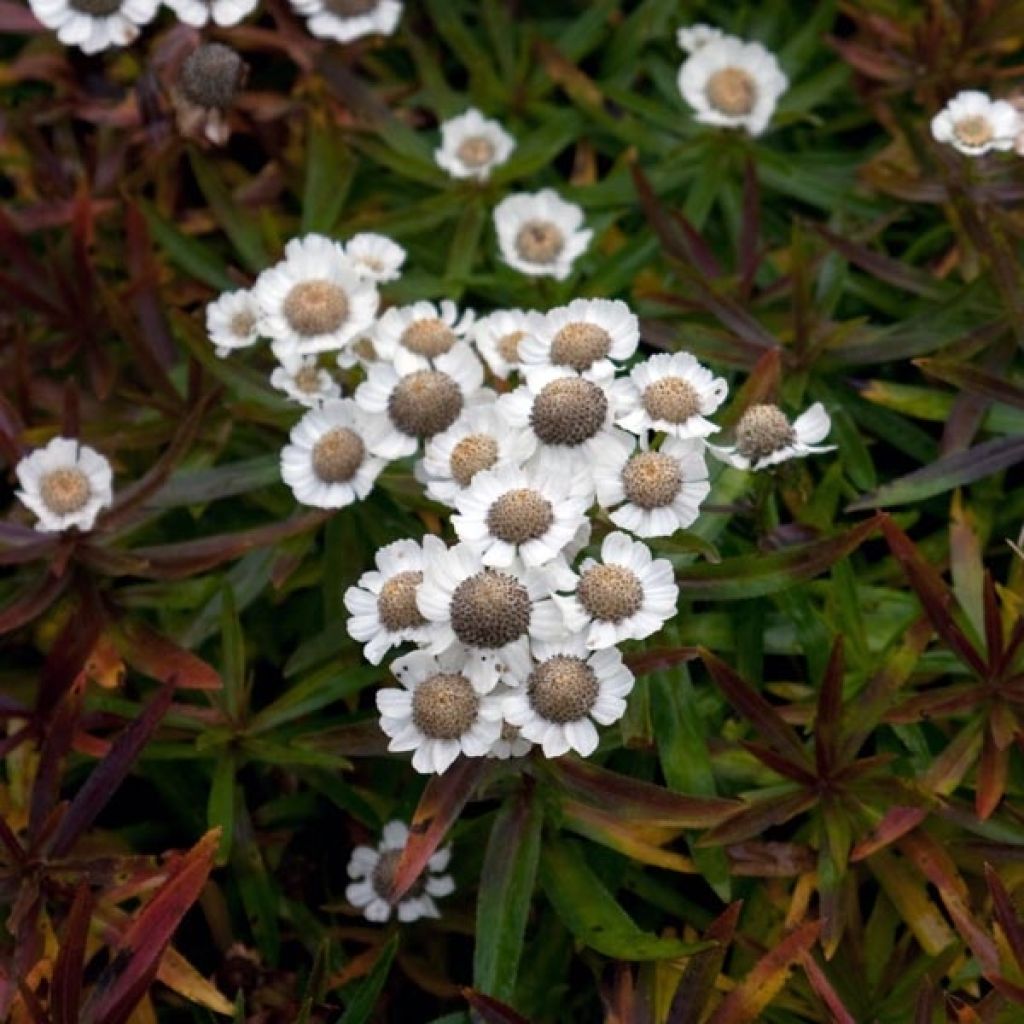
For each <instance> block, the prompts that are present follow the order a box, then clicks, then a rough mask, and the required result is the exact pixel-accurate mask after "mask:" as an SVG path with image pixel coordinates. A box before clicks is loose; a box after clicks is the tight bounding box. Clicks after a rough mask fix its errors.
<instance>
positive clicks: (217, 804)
mask: <svg viewBox="0 0 1024 1024" xmlns="http://www.w3.org/2000/svg"><path fill="white" fill-rule="evenodd" d="M206 818H207V821H208V822H209V827H210V828H219V829H220V830H221V834H220V842H219V843H218V844H217V857H216V861H215V863H216V865H217V867H223V866H224V865H225V864H227V862H228V861H229V859H230V857H231V846H232V843H233V842H234V838H235V755H234V753H233V752H232V751H225V752H224V753H223V754H221V756H220V757H219V758H218V759H217V761H216V763H215V764H214V766H213V780H212V781H211V783H210V798H209V801H208V803H207V811H206Z"/></svg>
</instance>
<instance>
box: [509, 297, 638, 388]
mask: <svg viewBox="0 0 1024 1024" xmlns="http://www.w3.org/2000/svg"><path fill="white" fill-rule="evenodd" d="M639 342H640V321H639V320H638V319H637V318H636V314H635V313H633V311H632V310H631V309H630V308H629V306H627V305H626V304H625V303H624V302H622V301H621V300H620V299H573V301H572V302H570V303H569V305H568V306H559V307H557V308H556V309H553V310H551V311H550V312H549V313H547V314H545V315H544V317H543V319H542V320H541V321H540V322H539V323H538V324H537V325H536V327H535V329H534V330H533V332H532V333H530V334H528V335H526V336H525V337H524V338H523V340H522V341H521V342H520V344H519V363H520V368H521V370H522V371H523V373H527V374H528V373H530V372H531V371H533V370H536V369H538V368H539V367H542V366H557V367H561V368H563V369H569V370H575V371H576V372H577V373H579V374H582V375H583V376H584V377H587V378H591V379H610V378H611V377H613V376H614V375H615V367H616V363H621V362H622V361H623V360H626V359H628V358H629V357H630V356H631V355H632V354H633V353H634V352H635V351H636V347H637V345H638V344H639Z"/></svg>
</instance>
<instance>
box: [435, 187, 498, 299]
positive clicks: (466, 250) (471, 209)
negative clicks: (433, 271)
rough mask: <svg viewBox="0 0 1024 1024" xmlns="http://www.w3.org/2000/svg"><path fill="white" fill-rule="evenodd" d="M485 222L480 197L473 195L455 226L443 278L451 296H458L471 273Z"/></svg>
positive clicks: (485, 213)
mask: <svg viewBox="0 0 1024 1024" xmlns="http://www.w3.org/2000/svg"><path fill="white" fill-rule="evenodd" d="M486 223H487V210H486V209H485V207H484V204H483V203H482V202H481V200H480V199H478V198H476V197H474V198H472V199H470V200H469V202H468V203H466V205H465V206H464V207H463V210H462V216H461V217H459V222H458V224H457V225H456V226H455V236H454V237H453V238H452V243H451V249H450V250H449V252H448V265H447V267H446V268H445V272H444V278H445V282H446V283H447V284H448V288H449V293H450V295H451V297H452V298H456V299H457V298H458V297H459V296H460V295H461V294H462V290H463V288H464V287H465V285H466V282H467V280H468V278H469V276H470V274H471V273H472V270H473V263H474V262H475V261H476V258H477V255H478V250H479V248H480V237H481V235H482V234H483V230H484V225H485V224H486Z"/></svg>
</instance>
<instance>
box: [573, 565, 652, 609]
mask: <svg viewBox="0 0 1024 1024" xmlns="http://www.w3.org/2000/svg"><path fill="white" fill-rule="evenodd" d="M576 596H577V597H578V598H579V600H580V604H582V605H583V608H584V610H585V611H586V612H587V614H588V615H590V616H591V617H592V618H595V619H600V620H601V621H602V622H621V621H622V620H623V619H628V618H629V617H630V616H631V615H635V614H636V613H637V612H638V611H640V609H641V608H642V607H643V603H644V588H643V586H641V584H640V581H639V580H638V579H637V578H636V574H635V573H634V572H633V570H632V569H627V568H626V567H625V566H624V565H614V564H612V565H595V566H592V567H591V568H589V569H587V570H585V571H584V572H583V574H582V575H581V576H580V582H579V586H578V587H577V588H576Z"/></svg>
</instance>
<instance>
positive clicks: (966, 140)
mask: <svg viewBox="0 0 1024 1024" xmlns="http://www.w3.org/2000/svg"><path fill="white" fill-rule="evenodd" d="M1021 124H1022V121H1021V115H1020V114H1019V113H1018V112H1017V110H1016V109H1015V108H1014V107H1013V105H1012V104H1011V103H1008V102H1007V101H1006V100H993V99H992V98H991V97H990V96H988V95H987V94H986V93H983V92H979V91H978V90H977V89H968V90H965V91H964V92H958V93H957V94H956V96H954V97H953V98H952V99H951V100H950V101H949V102H948V103H947V104H946V105H945V106H944V107H943V108H942V110H940V111H939V112H938V113H937V114H936V115H935V116H934V117H933V118H932V135H933V137H934V138H935V140H936V141H937V142H944V143H946V144H947V145H950V146H953V147H954V148H955V149H957V150H959V151H960V152H961V153H965V154H966V155H967V156H981V155H982V153H987V152H988V151H989V150H991V149H996V150H1006V149H1012V148H1013V143H1014V140H1015V139H1016V138H1017V135H1018V133H1019V132H1020V131H1021Z"/></svg>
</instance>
